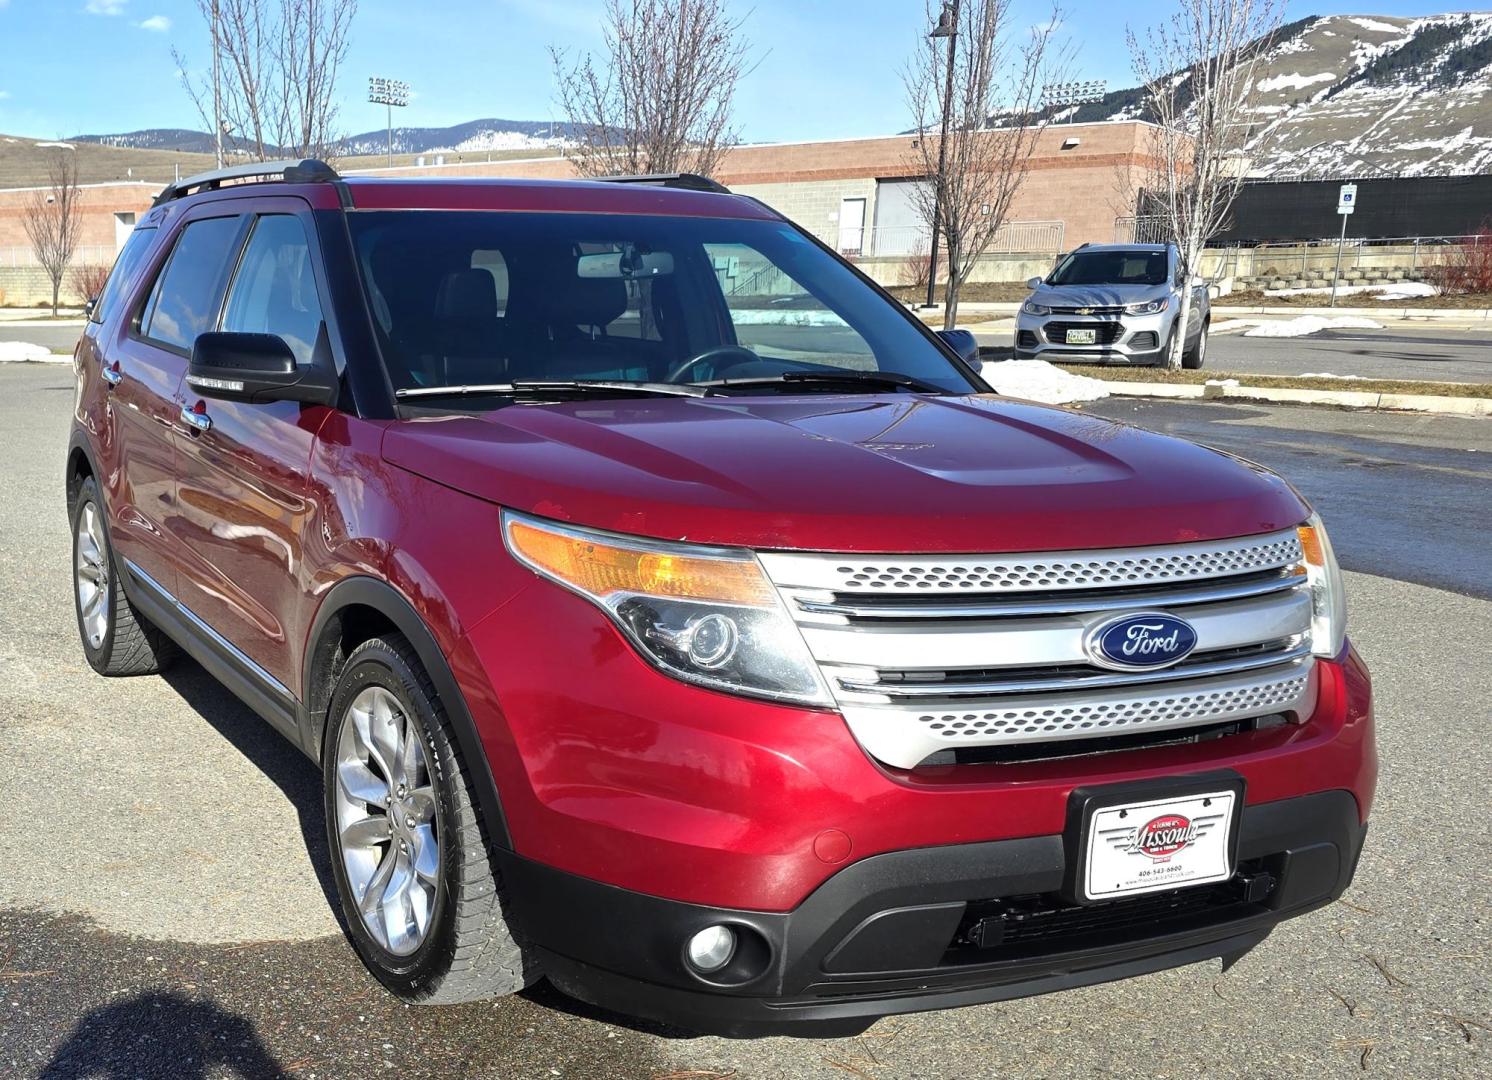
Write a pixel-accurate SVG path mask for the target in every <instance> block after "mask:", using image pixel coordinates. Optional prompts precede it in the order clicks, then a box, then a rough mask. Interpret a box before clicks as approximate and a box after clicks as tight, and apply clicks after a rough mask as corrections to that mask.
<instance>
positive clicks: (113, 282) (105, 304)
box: [89, 227, 156, 323]
mask: <svg viewBox="0 0 1492 1080" xmlns="http://www.w3.org/2000/svg"><path fill="white" fill-rule="evenodd" d="M155 235H156V230H155V228H154V227H151V228H148V229H136V230H135V231H134V232H132V233H130V235H129V239H128V240H126V241H125V242H124V247H122V248H120V249H119V254H118V255H117V256H115V258H114V269H113V270H111V271H109V280H108V281H106V282H105V283H104V288H103V291H102V292H101V293H99V294H98V302H97V303H95V304H94V305H93V314H92V315H90V316H89V318H91V319H92V320H93V321H94V322H96V323H101V322H103V321H104V320H105V319H107V318H108V317H109V315H110V314H111V313H112V312H113V310H114V306H115V305H116V304H117V303H119V301H120V300H121V299H122V298H123V296H124V290H125V289H126V288H128V287H129V283H130V282H131V281H133V280H134V279H135V275H136V274H138V273H139V272H140V264H141V263H143V262H144V261H145V256H146V255H147V254H149V253H150V245H151V244H153V243H154V242H155Z"/></svg>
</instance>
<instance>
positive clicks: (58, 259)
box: [23, 150, 78, 315]
mask: <svg viewBox="0 0 1492 1080" xmlns="http://www.w3.org/2000/svg"><path fill="white" fill-rule="evenodd" d="M23 224H24V225H25V227H26V236H27V237H28V238H29V239H30V241H31V251H32V253H33V254H34V255H35V256H36V261H37V263H38V264H39V265H40V266H41V268H42V270H44V271H45V272H46V275H47V277H48V278H49V279H50V280H51V282H52V314H53V315H56V314H57V298H58V294H59V293H60V292H61V291H62V277H63V275H64V274H66V273H67V264H68V263H69V262H71V261H72V257H73V248H74V247H76V246H77V242H78V165H77V162H76V161H74V160H73V152H72V151H71V150H59V151H58V152H57V153H56V154H55V155H53V157H52V160H51V161H49V162H48V163H47V184H46V187H41V188H37V189H35V190H34V191H32V192H31V195H30V197H29V198H28V199H27V201H26V216H25V218H24V219H23Z"/></svg>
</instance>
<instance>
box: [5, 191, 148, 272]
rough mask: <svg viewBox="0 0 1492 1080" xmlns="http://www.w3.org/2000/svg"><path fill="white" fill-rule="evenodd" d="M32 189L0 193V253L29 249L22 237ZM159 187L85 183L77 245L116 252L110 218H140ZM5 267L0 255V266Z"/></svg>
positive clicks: (80, 200)
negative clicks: (132, 215) (125, 214)
mask: <svg viewBox="0 0 1492 1080" xmlns="http://www.w3.org/2000/svg"><path fill="white" fill-rule="evenodd" d="M37 190H38V189H36V188H7V189H5V190H0V251H6V252H8V249H11V248H30V246H31V241H30V240H28V239H27V238H26V226H25V220H26V214H27V207H28V206H29V204H30V201H31V198H32V196H33V195H34V194H35V192H36V191H37ZM160 190H161V185H160V184H156V183H144V182H138V181H131V182H127V183H117V184H85V185H82V186H81V187H79V188H78V222H79V229H78V246H79V247H89V248H91V247H107V248H109V249H110V250H111V251H113V250H116V249H117V247H118V244H117V242H116V237H115V229H114V215H115V214H116V213H133V214H137V215H142V216H143V215H144V213H145V211H146V210H149V209H150V202H151V200H152V199H154V198H155V196H156V194H157V193H158V192H159V191H160ZM5 265H8V262H7V260H6V258H5V257H4V255H0V266H5Z"/></svg>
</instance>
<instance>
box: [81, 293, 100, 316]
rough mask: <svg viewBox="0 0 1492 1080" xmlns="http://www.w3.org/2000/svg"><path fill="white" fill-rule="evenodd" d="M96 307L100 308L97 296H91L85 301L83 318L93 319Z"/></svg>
mask: <svg viewBox="0 0 1492 1080" xmlns="http://www.w3.org/2000/svg"><path fill="white" fill-rule="evenodd" d="M96 307H98V297H97V296H90V297H89V298H88V299H87V300H85V301H83V317H84V318H85V319H91V318H93V309H94V308H96Z"/></svg>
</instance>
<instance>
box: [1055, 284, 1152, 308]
mask: <svg viewBox="0 0 1492 1080" xmlns="http://www.w3.org/2000/svg"><path fill="white" fill-rule="evenodd" d="M1169 294H1170V289H1169V287H1167V286H1166V285H1043V286H1042V287H1041V288H1039V289H1037V290H1036V291H1035V292H1033V293H1032V294H1031V299H1032V300H1034V301H1035V302H1036V303H1038V304H1045V305H1046V306H1047V307H1119V306H1120V305H1123V304H1138V303H1140V302H1142V301H1145V300H1159V299H1160V298H1161V297H1163V296H1167V295H1169Z"/></svg>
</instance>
